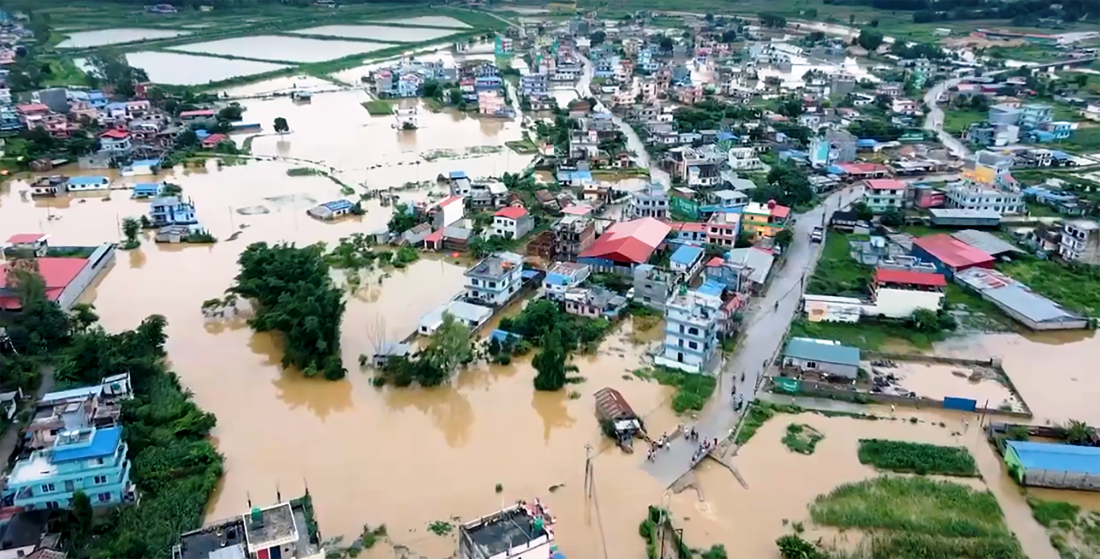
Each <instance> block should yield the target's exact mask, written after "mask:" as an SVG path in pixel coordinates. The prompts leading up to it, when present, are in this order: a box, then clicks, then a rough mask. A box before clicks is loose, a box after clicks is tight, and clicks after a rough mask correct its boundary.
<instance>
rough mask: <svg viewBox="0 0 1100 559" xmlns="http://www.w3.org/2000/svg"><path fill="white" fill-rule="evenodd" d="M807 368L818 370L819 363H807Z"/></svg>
mask: <svg viewBox="0 0 1100 559" xmlns="http://www.w3.org/2000/svg"><path fill="white" fill-rule="evenodd" d="M806 368H807V369H816V368H817V361H807V362H806Z"/></svg>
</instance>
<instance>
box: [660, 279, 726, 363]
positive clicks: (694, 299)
mask: <svg viewBox="0 0 1100 559" xmlns="http://www.w3.org/2000/svg"><path fill="white" fill-rule="evenodd" d="M720 307H721V299H716V298H713V297H708V296H704V295H700V294H699V293H697V292H694V291H688V292H686V293H683V294H680V295H676V296H674V297H673V298H671V299H669V300H668V302H667V303H666V304H665V341H664V344H663V345H662V346H661V353H660V354H659V355H658V356H657V357H656V358H654V362H655V363H657V364H658V365H663V366H666V367H672V368H674V369H679V370H682V371H685V372H688V373H705V372H707V371H708V370H711V369H712V368H713V367H714V365H715V364H716V363H715V361H716V357H717V353H718V321H719V314H720V313H719V309H720Z"/></svg>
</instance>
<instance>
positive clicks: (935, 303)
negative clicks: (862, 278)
mask: <svg viewBox="0 0 1100 559" xmlns="http://www.w3.org/2000/svg"><path fill="white" fill-rule="evenodd" d="M946 290H947V279H946V278H944V277H943V276H942V275H941V274H935V273H928V272H923V271H916V270H901V269H888V268H878V269H876V270H875V275H874V279H873V280H872V281H871V300H872V301H874V309H873V310H871V313H873V314H876V315H880V316H886V317H890V318H904V317H907V316H909V315H911V314H913V311H916V310H920V309H924V310H929V311H937V312H938V311H939V310H940V309H942V308H943V299H944V296H945V294H946Z"/></svg>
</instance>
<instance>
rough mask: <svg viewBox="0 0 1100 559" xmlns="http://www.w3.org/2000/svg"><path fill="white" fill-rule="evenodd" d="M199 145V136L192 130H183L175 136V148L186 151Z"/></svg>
mask: <svg viewBox="0 0 1100 559" xmlns="http://www.w3.org/2000/svg"><path fill="white" fill-rule="evenodd" d="M197 145H199V135H198V134H196V133H195V131H194V130H184V131H183V132H180V135H179V136H176V147H177V148H181V149H186V148H190V147H195V146H197Z"/></svg>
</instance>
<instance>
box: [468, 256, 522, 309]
mask: <svg viewBox="0 0 1100 559" xmlns="http://www.w3.org/2000/svg"><path fill="white" fill-rule="evenodd" d="M522 285H523V257H522V256H520V255H518V254H515V253H512V252H501V253H497V254H493V255H490V256H486V257H485V258H483V259H482V260H481V262H478V263H477V264H475V265H474V266H473V267H472V268H470V269H468V270H466V299H468V300H470V301H471V302H474V303H485V304H488V305H491V306H494V307H500V306H503V305H505V304H507V303H508V301H509V300H510V299H511V298H512V296H513V295H515V294H516V293H518V292H519V289H520V287H521V286H522Z"/></svg>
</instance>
